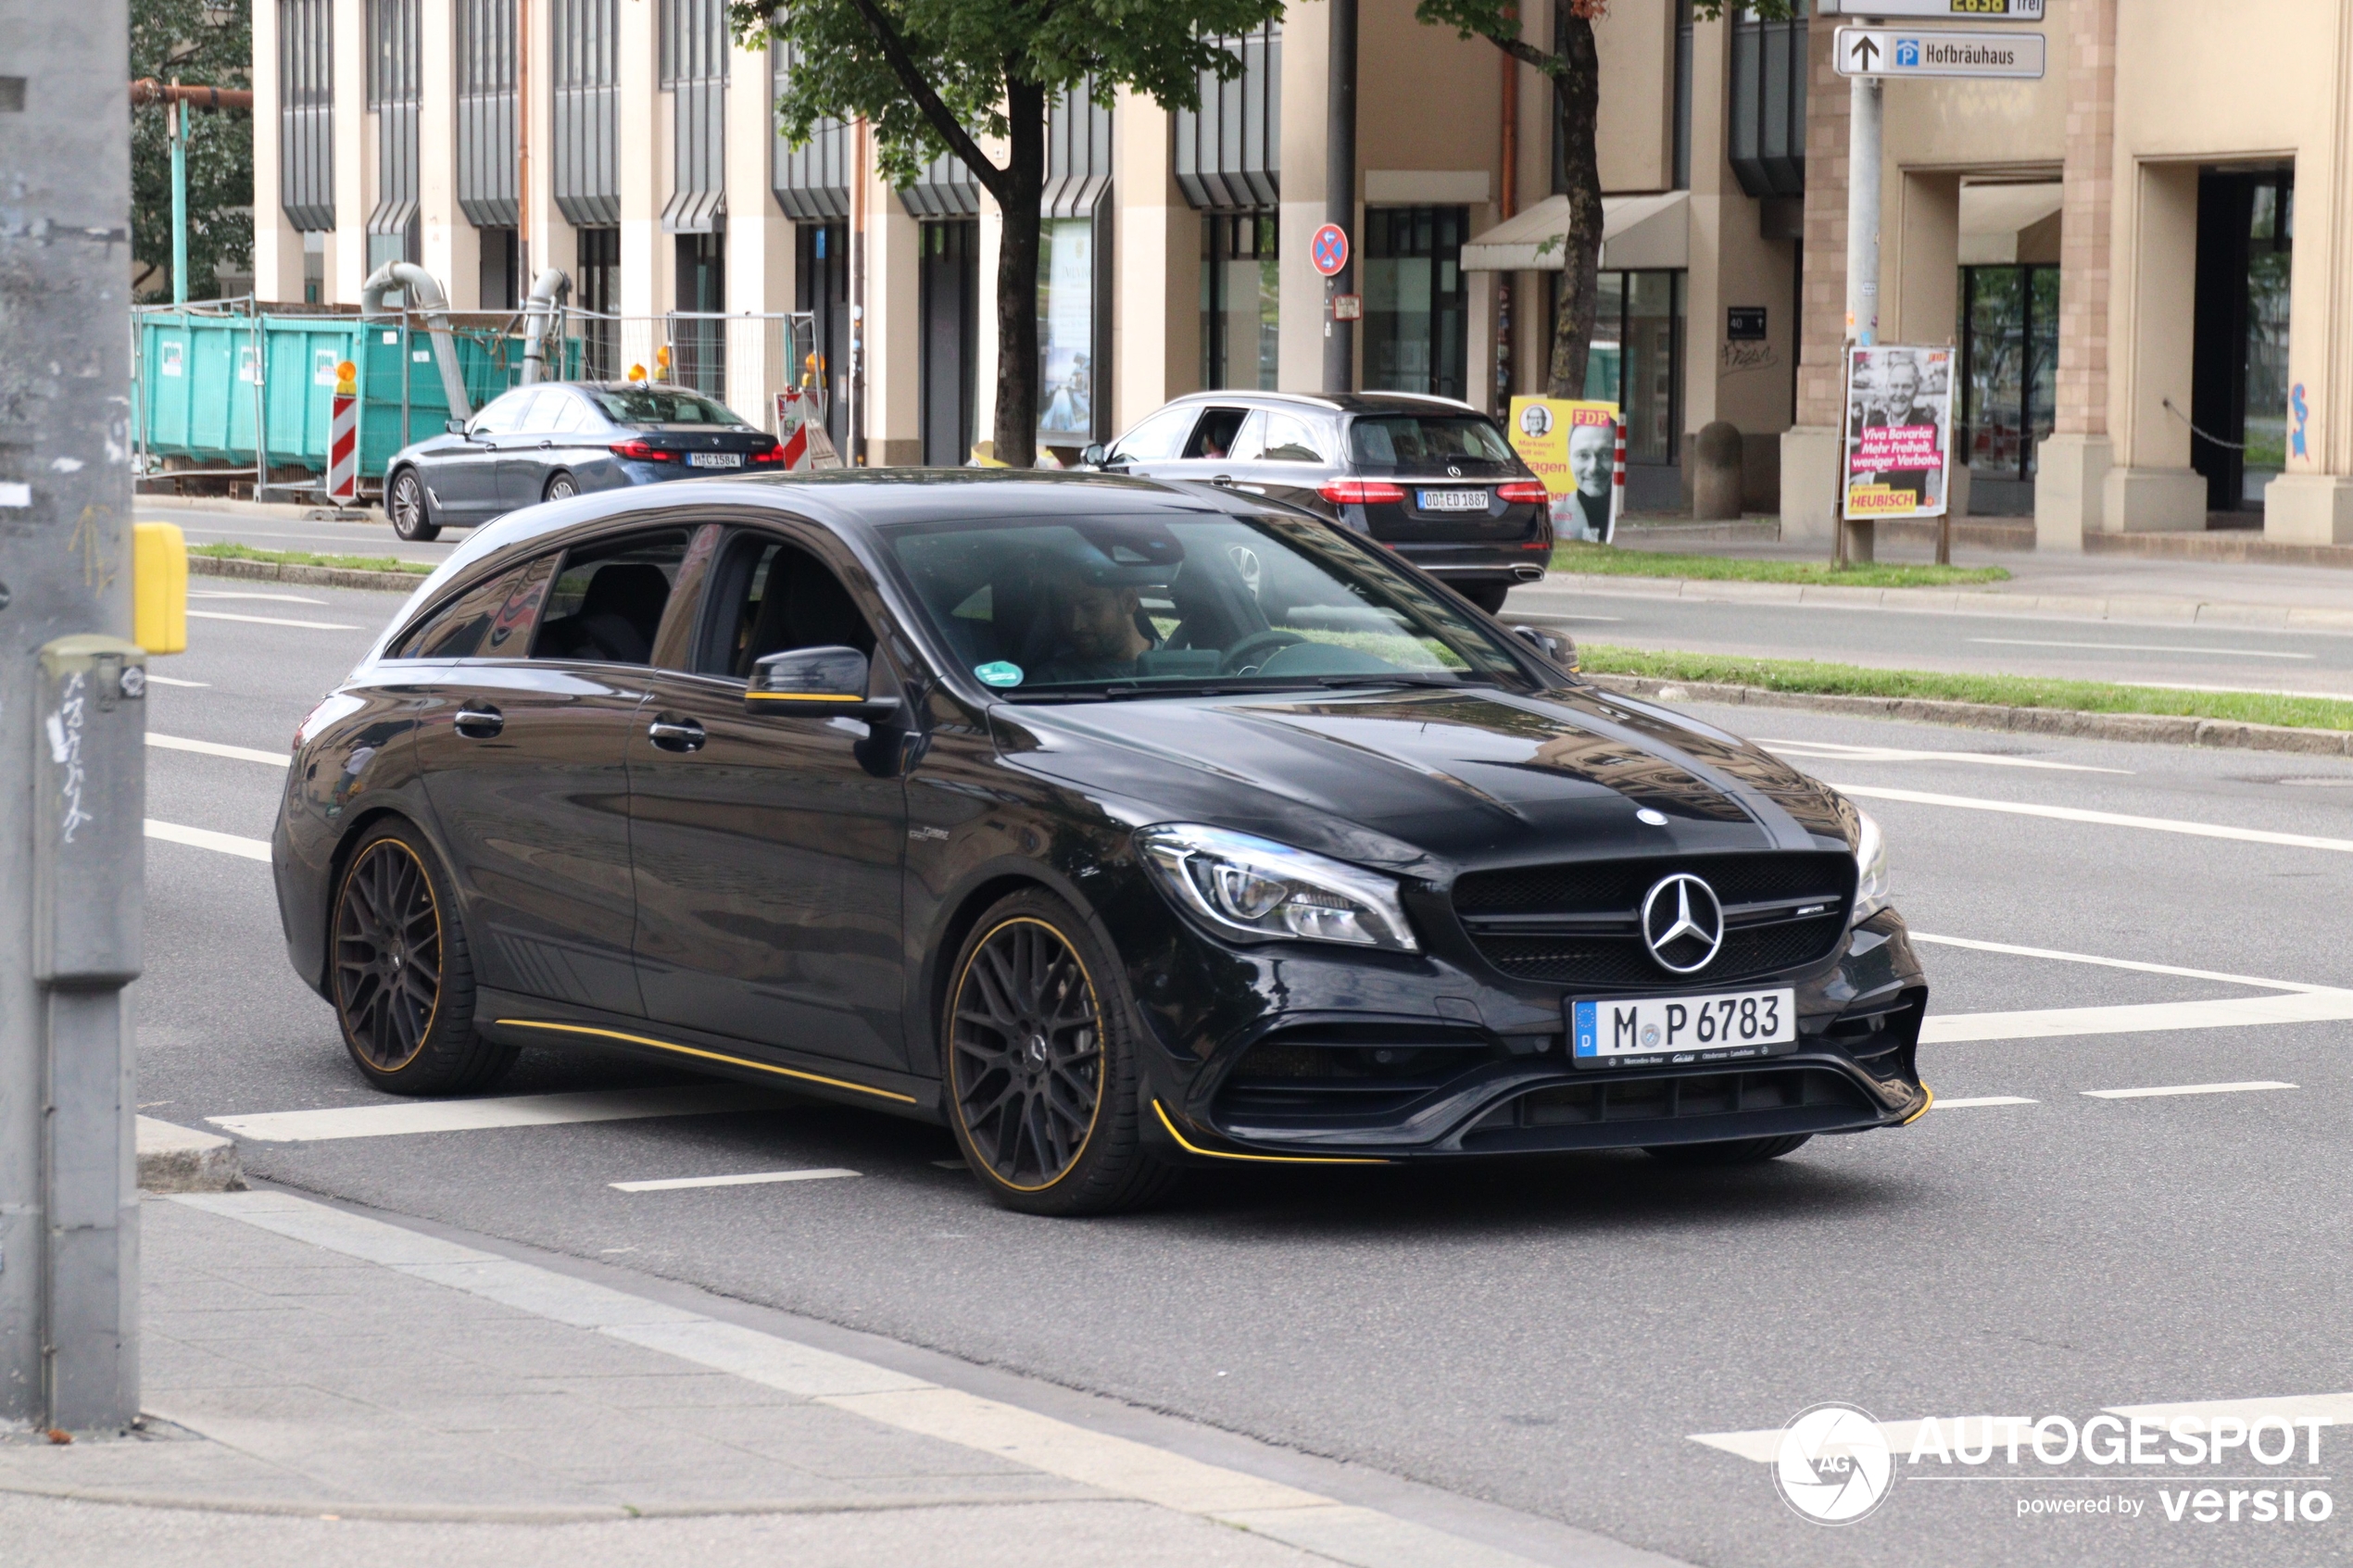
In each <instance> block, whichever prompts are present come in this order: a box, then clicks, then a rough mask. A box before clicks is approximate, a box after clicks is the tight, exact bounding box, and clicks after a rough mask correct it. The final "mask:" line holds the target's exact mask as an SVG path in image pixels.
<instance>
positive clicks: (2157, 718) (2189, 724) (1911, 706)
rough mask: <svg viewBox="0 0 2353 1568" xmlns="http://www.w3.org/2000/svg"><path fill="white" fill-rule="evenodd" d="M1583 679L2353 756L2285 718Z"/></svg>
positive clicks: (1650, 679)
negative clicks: (2252, 719)
mask: <svg viewBox="0 0 2353 1568" xmlns="http://www.w3.org/2000/svg"><path fill="white" fill-rule="evenodd" d="M1585 678H1586V679H1587V680H1589V681H1591V682H1592V683H1593V684H1595V685H1597V686H1600V687H1601V688H1602V689H1603V690H1604V691H1610V692H1616V693H1617V694H1619V695H1620V696H1634V697H1642V698H1644V699H1646V700H1649V701H1654V702H1667V703H1685V702H1720V703H1727V704H1730V705H1733V706H1736V707H1747V708H1795V709H1806V710H1808V711H1811V712H1816V713H1845V714H1853V715H1856V716H1859V717H1863V718H1869V719H1902V720H1909V721H1914V722H1918V723H1929V724H1953V725H1957V726H1960V727H1961V728H1964V729H1971V730H2010V731H2014V732H2019V733H2022V734H2045V735H2070V736H2073V737H2074V738H2076V739H2078V740H2115V741H2136V742H2143V743H2147V744H2154V745H2158V746H2215V747H2220V748H2223V749H2229V750H2237V751H2288V752H2297V753H2300V754H2302V755H2304V756H2308V757H2348V756H2353V734H2348V733H2347V732H2346V731H2343V730H2302V729H2296V728H2295V727H2293V726H2291V725H2285V724H2244V723H2240V722H2237V721H2234V720H2227V719H2193V718H2186V717H2180V716H2176V715H2172V714H2163V713H2084V712H2082V711H2079V710H2077V709H2068V708H2006V707H2003V706H2001V705H1999V704H1997V703H1987V702H1943V701H1937V700H1934V699H1932V698H1929V697H1909V696H1831V695H1829V694H1826V693H1808V692H1775V691H1768V690H1766V689H1765V688H1764V687H1762V686H1730V685H1714V684H1708V683H1706V682H1702V681H1666V680H1660V679H1659V678H1657V677H1655V676H1651V675H1602V674H1592V673H1588V674H1587V675H1586V677H1585Z"/></svg>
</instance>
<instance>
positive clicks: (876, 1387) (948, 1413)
mask: <svg viewBox="0 0 2353 1568" xmlns="http://www.w3.org/2000/svg"><path fill="white" fill-rule="evenodd" d="M172 1201H174V1202H181V1203H185V1204H186V1205H187V1206H188V1207H190V1208H192V1209H196V1210H202V1211H204V1212H206V1213H210V1214H218V1215H221V1216H223V1217H225V1218H228V1219H233V1220H238V1221H242V1222H243V1223H246V1224H250V1225H253V1226H256V1227H257V1228H258V1229H261V1230H267V1231H271V1232H272V1233H274V1234H276V1235H279V1236H289V1237H291V1238H293V1239H295V1240H296V1241H301V1242H307V1243H308V1244H309V1245H311V1246H313V1247H319V1248H325V1249H326V1250H329V1251H332V1252H338V1253H341V1254H343V1255H344V1256H346V1257H352V1258H359V1259H363V1260H365V1261H369V1262H371V1263H376V1264H380V1265H382V1266H384V1267H385V1268H389V1269H392V1270H394V1271H396V1272H397V1273H403V1274H407V1275H409V1277H410V1278H413V1279H420V1280H424V1281H428V1282H430V1283H432V1284H434V1285H439V1286H446V1287H447V1288H448V1289H452V1290H460V1291H464V1292H466V1293H467V1294H469V1295H472V1296H477V1297H481V1298H484V1299H486V1300H491V1301H496V1302H497V1303H499V1304H500V1305H502V1306H506V1307H509V1308H512V1309H514V1310H516V1311H524V1312H530V1313H532V1314H534V1315H535V1316H538V1317H543V1318H547V1319H551V1320H553V1321H555V1322H558V1323H569V1324H571V1325H572V1326H573V1327H575V1328H581V1329H586V1330H589V1331H591V1332H594V1333H598V1334H604V1335H608V1336H611V1337H612V1338H615V1339H619V1340H623V1341H624V1342H626V1343H628V1344H632V1345H637V1346H642V1347H644V1348H647V1349H650V1350H655V1351H659V1352H661V1353H662V1354H664V1355H669V1356H673V1357H676V1358H677V1359H678V1360H680V1361H686V1362H688V1363H690V1364H693V1365H696V1366H701V1367H707V1368H709V1369H711V1370H712V1371H714V1372H722V1373H726V1374H731V1375H734V1376H736V1377H740V1378H743V1379H745V1380H746V1381H748V1382H751V1383H756V1384H759V1385H761V1386H763V1387H769V1388H775V1389H779V1390H781V1391H783V1392H785V1393H787V1394H791V1395H794V1396H797V1397H799V1398H800V1399H810V1400H812V1401H814V1402H816V1403H820V1404H824V1405H830V1406H832V1407H833V1408H834V1409H837V1410H841V1411H849V1412H851V1413H854V1414H857V1415H862V1416H864V1417H866V1418H867V1419H869V1420H871V1421H876V1422H880V1423H882V1424H884V1425H887V1426H895V1427H897V1428H899V1429H900V1430H901V1431H905V1432H916V1433H921V1434H924V1435H925V1436H932V1437H937V1438H940V1439H941V1440H943V1441H946V1442H950V1443H954V1444H957V1445H958V1446H960V1447H963V1448H968V1449H975V1450H976V1451H978V1452H982V1453H987V1454H990V1455H993V1456H995V1457H997V1458H1000V1459H1008V1460H1011V1461H1013V1462H1014V1463H1016V1464H1024V1465H1027V1466H1029V1467H1030V1468H1031V1469H1033V1470H1037V1471H1040V1472H1043V1473H1044V1474H1049V1475H1053V1476H1057V1477H1060V1478H1061V1479H1063V1480H1066V1481H1076V1482H1079V1483H1081V1484H1083V1485H1086V1486H1098V1487H1101V1489H1103V1490H1105V1491H1107V1492H1110V1493H1112V1494H1113V1495H1114V1496H1116V1497H1123V1498H1133V1499H1139V1500H1141V1501H1144V1502H1149V1503H1154V1504H1157V1505H1158V1506H1160V1507H1162V1508H1166V1509H1171V1510H1175V1511H1176V1512H1184V1513H1190V1514H1194V1515H1197V1516H1201V1517H1204V1518H1208V1519H1212V1520H1214V1521H1216V1522H1218V1523H1220V1524H1228V1525H1232V1526H1234V1527H1236V1528H1239V1529H1244V1530H1251V1531H1253V1532H1256V1533H1258V1534H1261V1535H1265V1536H1267V1537H1272V1538H1274V1539H1277V1540H1280V1541H1284V1542H1287V1543H1288V1544H1290V1545H1292V1546H1295V1547H1299V1548H1301V1549H1303V1550H1306V1551H1309V1552H1315V1553H1320V1554H1322V1555H1324V1556H1327V1557H1331V1558H1334V1559H1337V1560H1338V1561H1340V1562H1354V1563H1363V1564H1381V1565H1387V1564H1401V1565H1402V1564H1407V1563H1438V1562H1443V1563H1447V1564H1449V1565H1450V1568H1455V1565H1459V1568H1529V1562H1528V1560H1527V1559H1525V1558H1522V1557H1517V1556H1515V1555H1512V1554H1510V1553H1507V1552H1503V1551H1498V1550H1495V1549H1492V1548H1489V1547H1484V1546H1480V1545H1478V1544H1477V1543H1475V1542H1471V1541H1466V1540H1464V1539H1462V1538H1461V1537H1454V1536H1450V1535H1447V1534H1444V1533H1443V1532H1441V1531H1438V1530H1434V1529H1431V1528H1429V1527H1428V1526H1427V1525H1423V1524H1414V1523H1411V1522H1410V1521H1407V1520H1403V1519H1399V1518H1396V1517H1394V1516H1393V1515H1390V1514H1386V1513H1381V1512H1376V1511H1375V1510H1372V1509H1367V1508H1354V1507H1350V1506H1347V1505H1344V1504H1341V1503H1338V1502H1334V1501H1333V1500H1332V1499H1329V1498H1325V1497H1320V1496H1318V1495H1316V1494H1315V1493H1314V1492H1307V1491H1302V1490H1301V1489H1299V1488H1298V1487H1296V1486H1286V1485H1284V1484H1283V1483H1281V1482H1278V1481H1269V1480H1266V1479H1265V1478H1263V1477H1261V1476H1256V1475H1252V1474H1247V1473H1245V1472H1242V1471H1239V1470H1228V1469H1227V1468H1225V1467H1224V1466H1222V1465H1214V1464H1209V1463H1205V1462H1203V1461H1201V1460H1197V1459H1191V1458H1189V1457H1187V1456H1185V1455H1183V1454H1177V1453H1172V1452H1170V1451H1169V1450H1167V1449H1157V1448H1153V1447H1152V1446H1151V1445H1150V1444H1147V1443H1139V1442H1138V1441H1136V1440H1135V1439H1133V1438H1129V1437H1120V1436H1113V1435H1111V1434H1109V1433H1104V1432H1097V1431H1093V1430H1091V1429H1089V1428H1087V1427H1082V1426H1076V1425H1073V1424H1070V1423H1069V1422H1065V1421H1060V1420H1057V1419H1055V1418H1054V1417H1052V1416H1048V1415H1040V1414H1038V1412H1036V1411H1029V1410H1024V1409H1022V1408H1021V1407H1019V1406H1016V1405H1007V1404H1000V1403H999V1402H998V1401H996V1400H994V1399H981V1398H979V1397H978V1396H976V1395H972V1394H967V1393H965V1392H963V1390H962V1389H957V1388H943V1387H941V1386H938V1385H937V1384H932V1383H926V1382H925V1381H923V1380H922V1379H921V1378H916V1377H910V1376H908V1375H907V1374H904V1373H899V1372H893V1371H891V1370H890V1369H889V1368H887V1367H881V1366H876V1365H875V1364H874V1363H873V1362H871V1361H858V1360H855V1359H854V1358H851V1357H849V1356H841V1355H836V1354H834V1353H833V1352H832V1351H830V1350H821V1349H819V1348H816V1347H814V1346H811V1345H802V1344H799V1343H798V1342H796V1341H794V1340H790V1339H786V1338H783V1337H781V1336H777V1335H773V1334H762V1333H761V1332H760V1331H759V1330H757V1329H752V1328H746V1327H744V1326H742V1325H740V1324H737V1323H721V1322H719V1321H717V1320H715V1319H712V1318H707V1317H704V1316H703V1315H701V1314H700V1313H698V1312H691V1311H686V1310H685V1309H684V1308H679V1307H671V1306H665V1305H663V1304H661V1303H660V1302H657V1301H648V1300H646V1299H645V1298H641V1297H636V1296H631V1295H629V1294H627V1293H626V1292H623V1291H619V1290H614V1289H611V1288H610V1287H608V1286H601V1285H593V1284H591V1283H589V1282H588V1281H586V1280H579V1279H574V1278H573V1277H572V1276H571V1275H569V1274H560V1273H555V1272H554V1271H553V1270H549V1269H542V1268H538V1267H535V1266H534V1265H532V1264H529V1263H519V1262H516V1261H513V1260H511V1259H508V1258H501V1257H499V1256H497V1254H495V1253H490V1252H484V1251H481V1250H479V1249H477V1248H471V1247H461V1246H459V1245H458V1244H456V1243H454V1242H447V1241H441V1240H437V1239H435V1238H434V1237H432V1236H421V1235H419V1234H418V1233H416V1232H414V1231H408V1230H403V1229H401V1228H400V1227H399V1226H397V1225H392V1224H387V1223H384V1221H382V1220H371V1219H369V1218H367V1217H365V1216H363V1215H359V1214H353V1213H348V1212H346V1211H345V1210H337V1209H330V1208H328V1207H327V1206H325V1205H324V1204H320V1203H313V1202H310V1201H309V1200H308V1199H306V1198H296V1197H294V1196H293V1195H292V1194H290V1193H279V1192H240V1193H186V1194H180V1195H177V1196H175V1197H174V1198H173V1199H172ZM1596 1544H1597V1545H1598V1544H1599V1543H1598V1541H1597V1542H1596Z"/></svg>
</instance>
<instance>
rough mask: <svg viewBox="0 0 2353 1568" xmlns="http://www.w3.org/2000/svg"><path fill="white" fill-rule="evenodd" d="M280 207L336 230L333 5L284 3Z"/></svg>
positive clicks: (312, 228) (296, 221)
mask: <svg viewBox="0 0 2353 1568" xmlns="http://www.w3.org/2000/svg"><path fill="white" fill-rule="evenodd" d="M278 93H279V107H278V143H279V175H278V205H279V206H280V207H283V208H284V209H285V214H286V221H287V222H289V223H292V224H293V225H294V226H295V227H296V228H297V229H299V230H302V231H303V232H306V233H321V232H325V231H327V230H329V229H333V227H334V226H335V130H334V111H335V79H334V7H333V5H332V3H331V0H278ZM312 303H314V304H315V303H317V301H316V299H315V297H314V298H313V300H312Z"/></svg>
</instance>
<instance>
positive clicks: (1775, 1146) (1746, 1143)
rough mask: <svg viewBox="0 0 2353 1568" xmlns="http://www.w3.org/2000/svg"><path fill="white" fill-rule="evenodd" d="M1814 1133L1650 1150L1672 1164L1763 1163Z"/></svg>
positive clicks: (1776, 1157)
mask: <svg viewBox="0 0 2353 1568" xmlns="http://www.w3.org/2000/svg"><path fill="white" fill-rule="evenodd" d="M1812 1137H1813V1134H1811V1133H1789V1134H1785V1135H1782V1136H1780V1137H1778V1138H1733V1139H1730V1141H1728V1142H1725V1143H1675V1144H1666V1145H1662V1146H1661V1147H1659V1148H1653V1149H1649V1150H1646V1151H1645V1152H1647V1153H1648V1154H1649V1155H1650V1156H1651V1158H1652V1159H1654V1160H1665V1161H1667V1163H1668V1164H1669V1165H1696V1166H1722V1165H1762V1164H1764V1163H1765V1161H1767V1160H1779V1159H1780V1157H1781V1156H1782V1155H1784V1154H1788V1153H1791V1152H1792V1151H1793V1150H1795V1149H1796V1148H1798V1147H1799V1146H1801V1145H1803V1144H1805V1143H1806V1142H1807V1141H1809V1140H1810V1139H1811V1138H1812Z"/></svg>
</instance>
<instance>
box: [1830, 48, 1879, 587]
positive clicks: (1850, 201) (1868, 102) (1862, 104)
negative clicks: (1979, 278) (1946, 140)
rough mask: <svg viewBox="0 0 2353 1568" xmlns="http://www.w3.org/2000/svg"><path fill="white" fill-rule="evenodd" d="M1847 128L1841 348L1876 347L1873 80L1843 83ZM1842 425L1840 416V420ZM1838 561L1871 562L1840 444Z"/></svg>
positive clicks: (1868, 535) (1865, 522)
mask: <svg viewBox="0 0 2353 1568" xmlns="http://www.w3.org/2000/svg"><path fill="white" fill-rule="evenodd" d="M1847 94H1848V96H1847V106H1848V117H1847V125H1846V342H1847V344H1848V345H1849V346H1850V347H1854V346H1859V347H1863V348H1869V347H1871V346H1872V345H1875V344H1877V343H1878V342H1879V232H1880V168H1881V145H1882V139H1881V127H1882V124H1883V122H1884V115H1883V112H1882V111H1883V110H1884V107H1885V103H1886V100H1885V96H1884V90H1883V86H1882V84H1881V81H1880V79H1879V78H1878V77H1875V76H1856V77H1849V78H1848V79H1847ZM1842 379H1843V378H1842ZM1839 418H1840V420H1841V421H1842V424H1843V420H1844V419H1845V413H1844V411H1843V409H1842V410H1841V412H1840V416H1839ZM1839 452H1840V456H1839V463H1838V468H1839V474H1838V510H1839V514H1840V519H1841V521H1840V522H1839V530H1838V558H1839V559H1840V560H1842V561H1867V560H1869V559H1871V558H1873V556H1874V555H1875V553H1876V551H1875V548H1874V546H1875V541H1874V539H1873V533H1872V527H1871V521H1870V519H1869V518H1859V519H1847V518H1846V517H1845V515H1844V514H1845V511H1846V458H1845V445H1844V439H1843V436H1842V439H1841V443H1840V448H1839Z"/></svg>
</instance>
